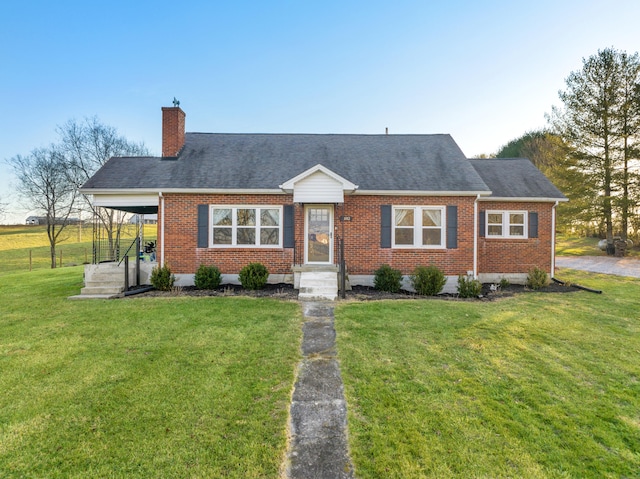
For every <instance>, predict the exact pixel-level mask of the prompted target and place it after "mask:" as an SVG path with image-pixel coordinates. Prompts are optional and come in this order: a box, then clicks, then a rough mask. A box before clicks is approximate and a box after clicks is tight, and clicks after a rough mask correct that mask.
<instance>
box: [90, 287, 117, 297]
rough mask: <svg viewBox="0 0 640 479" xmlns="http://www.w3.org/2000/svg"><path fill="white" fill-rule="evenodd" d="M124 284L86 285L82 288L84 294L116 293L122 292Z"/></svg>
mask: <svg viewBox="0 0 640 479" xmlns="http://www.w3.org/2000/svg"><path fill="white" fill-rule="evenodd" d="M123 291H124V286H115V287H114V286H85V287H84V288H82V289H81V290H80V294H82V295H85V294H86V295H92V296H93V295H114V294H122V292H123Z"/></svg>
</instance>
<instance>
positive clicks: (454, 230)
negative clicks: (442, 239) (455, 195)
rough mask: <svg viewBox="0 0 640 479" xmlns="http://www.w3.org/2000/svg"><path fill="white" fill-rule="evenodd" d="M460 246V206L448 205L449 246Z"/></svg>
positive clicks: (453, 247)
mask: <svg viewBox="0 0 640 479" xmlns="http://www.w3.org/2000/svg"><path fill="white" fill-rule="evenodd" d="M457 247H458V207H457V206H456V205H449V206H447V248H448V249H456V248H457Z"/></svg>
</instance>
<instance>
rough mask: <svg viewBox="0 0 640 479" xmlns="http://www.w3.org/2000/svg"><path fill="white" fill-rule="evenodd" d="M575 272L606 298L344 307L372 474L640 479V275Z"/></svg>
mask: <svg viewBox="0 0 640 479" xmlns="http://www.w3.org/2000/svg"><path fill="white" fill-rule="evenodd" d="M562 276H563V278H567V280H570V281H573V282H574V283H580V284H583V285H585V286H590V287H592V288H596V289H601V290H603V291H604V293H603V294H602V295H596V294H593V293H588V292H578V293H565V294H561V293H556V294H551V293H537V294H536V293H527V294H522V295H518V296H517V297H515V298H510V299H505V300H501V301H498V302H491V303H478V302H445V301H402V302H393V301H385V302H369V303H360V304H342V305H340V306H339V307H338V310H337V313H336V328H337V330H338V351H339V356H340V359H341V369H342V376H343V380H344V382H345V393H346V397H347V403H348V405H349V434H350V444H351V451H352V455H353V459H354V462H355V467H356V471H357V473H358V477H359V478H360V479H365V478H379V477H385V478H424V477H428V478H507V477H518V478H520V477H522V478H524V477H526V478H556V477H567V478H631V477H639V471H640V281H639V280H632V279H624V278H615V277H606V276H599V275H593V274H586V273H585V274H582V273H577V272H572V271H568V270H565V271H563V272H562Z"/></svg>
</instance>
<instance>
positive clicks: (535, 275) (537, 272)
mask: <svg viewBox="0 0 640 479" xmlns="http://www.w3.org/2000/svg"><path fill="white" fill-rule="evenodd" d="M549 282H550V280H549V275H548V274H547V273H546V272H545V271H543V270H541V269H540V268H538V267H537V266H536V267H535V268H533V269H530V270H529V274H528V275H527V283H526V285H527V287H528V288H531V289H533V290H536V289H540V288H544V287H545V286H549Z"/></svg>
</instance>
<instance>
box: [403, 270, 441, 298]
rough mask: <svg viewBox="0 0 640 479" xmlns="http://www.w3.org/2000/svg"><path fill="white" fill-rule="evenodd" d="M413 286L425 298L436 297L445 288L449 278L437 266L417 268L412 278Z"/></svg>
mask: <svg viewBox="0 0 640 479" xmlns="http://www.w3.org/2000/svg"><path fill="white" fill-rule="evenodd" d="M410 279H411V284H412V285H413V287H414V289H415V290H416V293H418V294H422V295H425V296H435V295H436V294H438V293H439V292H440V291H442V288H444V285H445V283H446V282H447V278H446V277H445V276H444V273H443V272H442V270H440V269H438V267H437V266H433V265H431V266H416V269H415V270H413V274H412V275H411V276H410Z"/></svg>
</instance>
